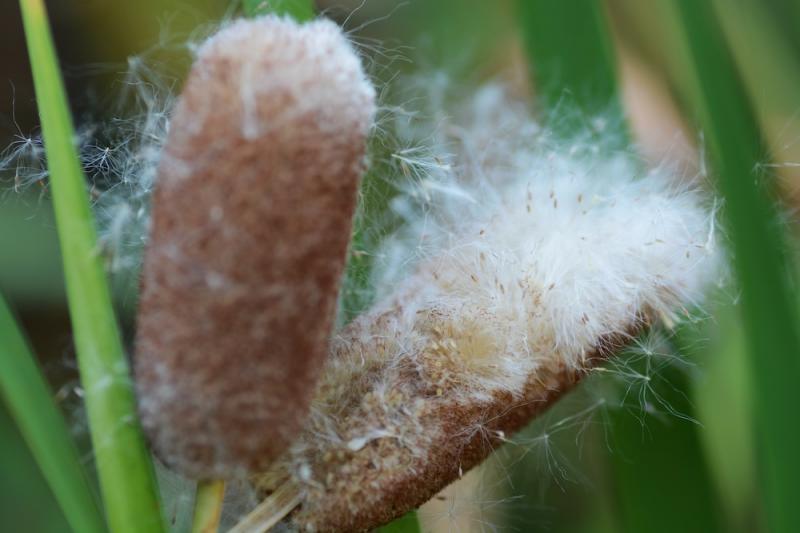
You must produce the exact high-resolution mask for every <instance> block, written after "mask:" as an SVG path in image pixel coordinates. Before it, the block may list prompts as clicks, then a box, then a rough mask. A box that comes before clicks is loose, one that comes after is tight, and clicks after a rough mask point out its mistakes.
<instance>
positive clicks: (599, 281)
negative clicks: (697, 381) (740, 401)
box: [375, 85, 719, 390]
mask: <svg viewBox="0 0 800 533" xmlns="http://www.w3.org/2000/svg"><path fill="white" fill-rule="evenodd" d="M465 108H466V111H463V110H462V111H461V116H460V117H459V119H458V120H459V122H455V121H446V122H444V124H443V126H441V127H440V130H442V131H443V132H445V133H443V138H442V139H440V142H441V143H442V144H441V146H443V147H445V150H449V151H452V152H454V153H452V154H451V155H447V154H446V153H444V151H443V153H440V154H438V155H436V154H432V155H430V156H429V157H427V158H426V159H425V160H421V161H420V162H419V165H420V168H422V167H427V169H428V171H427V172H412V173H409V174H410V175H412V176H414V179H412V180H409V183H407V188H406V194H404V195H401V196H400V197H398V198H397V199H395V202H394V206H393V207H394V209H395V211H396V212H398V213H399V214H400V215H401V216H402V218H403V219H404V220H405V223H406V224H405V225H404V227H403V228H402V229H401V231H399V232H398V233H397V234H395V235H394V236H392V237H390V238H389V239H387V241H386V242H385V243H384V247H383V253H382V254H380V257H381V258H382V260H381V261H379V262H378V272H377V275H376V282H375V283H376V286H377V292H378V298H379V299H380V297H381V296H384V297H385V296H387V295H389V294H391V293H392V292H393V291H394V290H395V288H396V284H397V283H398V281H399V279H400V278H402V277H403V276H407V275H408V274H409V273H410V272H411V271H413V269H417V268H419V269H421V272H420V274H419V275H417V276H416V278H415V279H416V281H415V284H418V286H419V288H418V289H417V290H415V296H414V302H415V303H414V304H412V305H409V304H411V302H408V301H406V302H404V306H405V308H406V311H405V312H406V314H408V315H409V316H413V315H414V314H415V313H416V312H417V310H418V309H434V310H439V311H440V312H443V313H445V312H446V313H447V314H451V315H452V314H456V315H459V316H461V319H460V321H461V322H463V324H465V325H466V324H476V325H479V329H481V330H485V331H486V335H487V336H488V337H489V338H492V339H494V340H493V343H494V345H493V350H492V351H494V352H495V353H497V354H501V355H500V360H498V361H492V364H499V365H501V367H505V368H506V372H502V373H501V374H502V376H501V375H498V376H497V378H498V382H497V383H496V384H495V385H496V386H501V387H502V388H508V389H509V390H513V389H515V388H517V387H518V386H519V384H520V383H522V381H523V380H524V379H525V375H526V374H527V373H528V371H529V369H530V367H529V365H528V364H525V363H526V362H527V363H531V362H533V361H535V360H536V358H538V357H543V356H547V354H558V357H560V358H562V359H563V360H564V361H565V362H567V363H569V364H571V365H579V364H580V363H582V362H583V359H584V357H585V356H586V354H587V353H588V352H591V351H593V350H594V349H595V348H596V346H597V343H598V341H599V340H600V339H603V338H606V337H609V336H611V335H614V334H626V333H628V332H629V331H630V328H631V325H632V324H634V323H636V322H637V320H640V319H641V318H643V317H644V316H645V315H647V317H648V318H649V319H651V320H653V319H662V320H664V321H665V322H666V323H667V324H668V325H671V324H672V323H673V322H674V321H675V313H676V312H677V311H682V312H683V313H684V314H685V313H687V308H689V309H691V308H693V307H694V306H696V305H697V304H699V303H700V302H701V300H702V297H703V293H704V291H705V289H706V288H707V286H708V283H709V282H710V281H712V280H714V279H715V276H717V275H718V274H719V261H718V250H717V244H716V240H715V231H716V230H715V216H716V213H715V209H714V208H713V206H712V205H711V204H710V202H709V201H708V198H706V197H705V195H704V194H703V193H702V192H701V191H699V190H696V189H692V188H691V187H690V186H688V185H686V184H683V183H682V182H681V180H680V179H678V178H676V177H675V176H674V175H672V174H671V173H670V172H669V169H667V168H666V167H664V168H656V169H652V170H645V169H644V168H642V167H641V165H640V164H639V163H638V162H637V161H636V160H635V159H634V158H633V157H632V156H630V155H629V154H624V153H618V154H611V155H609V154H608V153H607V152H605V151H604V150H603V148H602V147H601V146H599V145H598V143H597V142H596V141H593V140H586V141H582V140H578V141H574V143H573V144H565V143H563V142H559V141H554V140H553V139H552V138H550V137H549V134H548V132H547V131H546V130H544V129H542V128H540V127H539V126H538V125H537V124H536V122H534V121H533V120H532V119H531V118H530V114H529V112H528V111H527V110H526V109H525V104H524V103H521V102H515V101H513V100H512V99H510V98H509V97H508V96H507V95H506V93H505V91H504V90H503V89H502V88H501V87H499V86H496V85H491V86H487V87H484V88H483V89H481V90H479V91H478V92H477V94H475V96H474V97H472V98H471V99H470V100H469V101H468V102H467V105H466V106H465ZM409 164H411V165H413V164H415V163H414V161H413V160H412V161H410V162H409ZM420 168H418V169H417V170H420ZM431 170H432V171H431ZM445 310H446V311H445ZM412 322H413V320H412ZM497 343H501V344H502V345H498V344H497ZM476 355H477V354H476ZM520 364H521V365H522V367H527V368H526V369H523V368H521V367H520ZM492 388H494V386H490V387H489V389H492Z"/></svg>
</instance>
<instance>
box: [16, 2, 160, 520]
mask: <svg viewBox="0 0 800 533" xmlns="http://www.w3.org/2000/svg"><path fill="white" fill-rule="evenodd" d="M20 6H21V8H22V17H23V23H24V26H25V37H26V40H27V44H28V53H29V54H30V60H31V67H32V70H33V79H34V86H35V89H36V98H37V103H38V107H39V117H40V120H41V125H42V134H43V137H44V144H45V151H46V154H47V161H48V167H49V169H50V181H51V187H52V194H53V206H54V210H55V216H56V225H57V229H58V235H59V241H60V244H61V254H62V259H63V263H64V276H65V278H66V287H67V296H68V299H69V310H70V316H71V319H72V327H73V331H74V335H75V347H76V351H77V355H78V366H79V369H80V374H81V383H82V385H83V388H84V390H85V398H86V406H87V412H88V416H89V427H90V431H91V436H92V444H93V446H94V454H95V459H96V462H97V470H98V473H99V478H100V488H101V492H102V496H103V502H104V504H105V509H106V517H107V519H108V522H109V525H110V527H111V529H112V531H114V532H115V533H116V532H126V531H131V532H134V531H135V532H148V531H162V530H163V523H162V519H161V514H160V510H159V505H158V498H157V490H156V482H155V474H154V471H153V466H152V463H151V462H150V456H149V453H148V450H147V447H146V446H145V441H144V437H143V435H142V433H141V430H140V428H139V425H138V422H137V417H136V405H135V400H134V395H133V387H132V384H131V379H130V373H129V370H128V364H127V361H126V359H125V353H124V351H123V347H122V341H121V339H120V335H119V331H118V328H117V323H116V318H115V316H114V311H113V308H112V304H111V296H110V291H109V287H108V280H107V279H106V275H105V272H104V268H103V262H102V259H101V257H100V255H99V253H98V249H97V234H96V230H95V227H94V221H93V218H92V213H91V209H90V206H89V200H88V195H87V191H86V181H85V178H84V176H83V173H82V171H81V166H80V162H79V160H78V156H77V153H76V150H75V147H74V141H73V139H74V128H73V125H72V118H71V116H70V111H69V106H68V103H67V98H66V94H65V91H64V85H63V82H62V80H61V75H60V72H59V69H58V60H57V58H56V54H55V49H54V46H53V41H52V36H51V35H50V28H49V24H48V21H47V12H46V10H45V6H44V2H43V0H20Z"/></svg>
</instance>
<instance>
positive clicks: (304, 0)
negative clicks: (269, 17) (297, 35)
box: [242, 0, 314, 22]
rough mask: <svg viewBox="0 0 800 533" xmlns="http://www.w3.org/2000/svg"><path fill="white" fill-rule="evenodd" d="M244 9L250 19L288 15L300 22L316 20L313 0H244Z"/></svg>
mask: <svg viewBox="0 0 800 533" xmlns="http://www.w3.org/2000/svg"><path fill="white" fill-rule="evenodd" d="M242 8H243V9H244V14H245V15H246V16H248V17H256V16H258V15H265V14H267V13H276V14H278V15H288V16H290V17H292V18H294V19H295V20H296V21H298V22H304V21H306V20H311V19H313V18H314V2H312V1H311V0H242Z"/></svg>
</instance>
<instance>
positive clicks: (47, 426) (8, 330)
mask: <svg viewBox="0 0 800 533" xmlns="http://www.w3.org/2000/svg"><path fill="white" fill-rule="evenodd" d="M0 339H2V344H3V347H2V356H0V395H1V396H2V397H3V399H4V400H5V402H6V404H7V405H8V407H9V410H10V412H11V414H12V416H13V417H14V419H15V421H16V423H17V426H18V427H19V429H20V431H21V433H22V435H23V437H24V438H25V442H26V443H27V444H28V447H29V448H30V450H31V452H32V453H33V456H34V458H35V459H36V462H37V463H38V465H39V469H40V470H41V471H42V474H43V475H44V477H45V479H46V480H47V482H48V484H49V485H50V488H51V490H52V491H53V494H54V495H55V497H56V500H57V501H58V503H59V504H60V506H61V508H62V510H63V511H64V515H65V516H66V517H67V520H68V521H69V523H70V525H71V526H72V528H73V529H74V530H75V531H85V532H87V533H95V532H103V531H105V530H106V529H105V524H104V522H103V517H102V514H101V513H100V510H99V508H98V506H97V503H96V502H95V500H94V497H93V495H92V489H91V485H90V483H89V479H88V477H87V475H86V472H85V471H84V470H83V468H82V467H81V464H80V459H79V455H78V451H77V449H76V448H75V444H74V442H73V441H72V437H71V435H70V432H69V428H68V426H67V423H66V422H65V420H64V418H63V417H62V416H61V413H59V411H58V408H57V407H56V405H55V403H54V401H53V399H52V394H51V392H50V389H49V387H48V385H47V382H46V381H45V379H44V377H43V376H42V373H41V371H40V370H39V368H38V366H37V364H36V360H35V358H34V356H33V354H32V353H31V352H30V350H29V348H28V345H27V343H26V341H25V338H24V336H23V334H22V332H21V331H20V330H19V328H18V326H17V324H16V321H15V320H14V316H13V315H12V313H11V311H10V309H9V308H8V306H7V305H6V303H5V300H4V299H3V298H2V296H0Z"/></svg>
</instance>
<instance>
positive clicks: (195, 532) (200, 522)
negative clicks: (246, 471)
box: [192, 480, 225, 533]
mask: <svg viewBox="0 0 800 533" xmlns="http://www.w3.org/2000/svg"><path fill="white" fill-rule="evenodd" d="M224 498H225V482H224V481H219V480H214V481H200V482H198V483H197V493H196V496H195V499H194V518H193V520H192V533H216V531H217V529H218V528H219V520H220V518H221V517H222V501H223V500H224Z"/></svg>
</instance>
